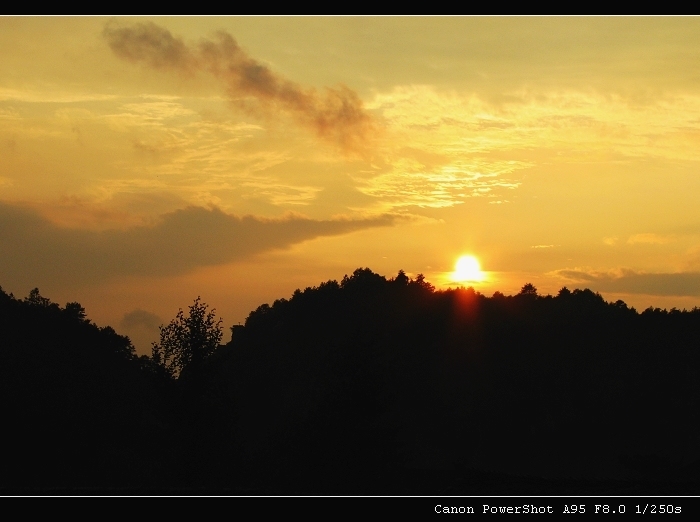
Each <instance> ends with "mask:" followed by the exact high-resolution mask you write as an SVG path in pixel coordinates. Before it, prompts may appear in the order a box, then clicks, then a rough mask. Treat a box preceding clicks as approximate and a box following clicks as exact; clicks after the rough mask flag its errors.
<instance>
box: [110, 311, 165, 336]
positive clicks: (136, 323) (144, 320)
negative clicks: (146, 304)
mask: <svg viewBox="0 0 700 522" xmlns="http://www.w3.org/2000/svg"><path fill="white" fill-rule="evenodd" d="M162 324H163V320H162V319H161V318H160V317H159V316H157V315H156V314H154V313H152V312H147V311H146V310H141V309H140V308H137V309H135V310H132V311H131V312H128V313H126V314H124V317H122V320H121V321H120V322H119V326H120V327H122V328H125V329H131V330H134V329H144V330H151V331H158V327H159V326H160V325H162Z"/></svg>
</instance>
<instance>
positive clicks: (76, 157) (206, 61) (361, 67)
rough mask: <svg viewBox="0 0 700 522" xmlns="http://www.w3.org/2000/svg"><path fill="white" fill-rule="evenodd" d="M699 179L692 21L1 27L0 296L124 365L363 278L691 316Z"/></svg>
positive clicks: (698, 95) (697, 282)
mask: <svg viewBox="0 0 700 522" xmlns="http://www.w3.org/2000/svg"><path fill="white" fill-rule="evenodd" d="M699 167H700V18H695V17H629V18H628V17H590V18H589V17H544V18H539V17H224V18H218V17H164V18H157V17H153V18H132V17H116V18H111V17H1V18H0V286H2V288H3V289H4V290H5V291H6V292H12V293H14V294H15V296H17V297H24V296H26V295H28V294H29V291H30V290H31V289H32V288H34V287H38V288H39V290H40V292H41V294H42V295H43V296H45V297H49V298H51V300H52V301H54V302H58V303H59V304H61V305H64V304H65V303H66V302H69V301H78V302H80V303H81V304H82V305H83V306H84V307H85V308H86V309H87V313H88V317H90V318H91V319H92V320H93V321H95V322H96V323H97V324H99V325H102V326H104V325H111V326H113V327H114V328H115V329H116V330H117V331H118V332H119V333H123V334H126V335H129V336H130V338H131V339H132V340H133V341H134V344H135V346H136V348H137V351H138V352H139V353H144V354H147V353H150V342H151V341H156V340H157V339H158V325H160V324H163V323H167V322H169V321H170V319H172V318H174V317H175V315H176V313H177V310H178V309H179V308H183V309H185V310H186V309H187V307H188V306H190V305H191V304H192V303H193V301H194V299H195V298H196V297H197V296H201V298H202V300H203V301H204V302H206V303H207V304H209V306H210V307H213V308H215V309H216V313H217V315H218V316H221V317H222V318H223V319H224V324H225V325H226V327H229V326H231V325H233V324H238V323H243V322H244V321H245V318H246V317H247V315H248V313H249V312H250V311H251V310H254V309H255V308H257V307H258V306H259V305H261V304H263V303H272V302H273V301H274V300H275V299H280V298H288V297H290V296H291V294H292V292H293V291H294V290H295V289H297V288H301V289H304V288H306V287H309V286H317V285H318V284H320V283H321V282H323V281H327V280H329V279H335V280H341V279H342V278H343V276H344V275H346V274H348V275H349V274H351V273H352V272H353V271H354V270H355V269H356V268H360V267H367V268H370V269H372V270H373V271H374V272H377V273H379V274H381V275H384V276H386V277H394V276H395V275H396V274H397V273H398V271H399V270H404V271H405V272H406V273H407V274H408V275H409V276H410V277H416V276H417V275H418V274H424V276H425V278H426V279H427V280H428V281H430V282H431V283H433V284H434V285H435V286H436V288H438V289H446V288H454V287H456V286H459V285H462V286H473V287H474V288H475V289H476V290H478V291H479V292H481V293H483V294H485V295H488V296H490V295H492V294H493V293H494V292H495V291H500V292H503V293H505V294H514V293H517V292H518V291H519V290H520V288H521V287H522V286H523V285H524V284H525V283H532V284H534V285H535V286H536V287H537V289H538V292H539V293H540V294H556V293H557V292H558V290H559V289H560V288H562V287H563V286H566V287H568V288H570V289H574V288H590V289H591V290H593V291H596V292H600V293H601V295H603V297H604V298H605V299H606V300H609V301H615V300H618V299H622V300H623V301H625V302H626V303H627V304H629V305H630V306H634V307H636V308H637V309H638V310H643V309H644V308H646V307H648V306H654V307H661V308H669V309H670V308H672V307H677V308H680V309H683V308H687V309H690V308H692V307H694V306H700V207H699V206H698V199H699V198H698V195H700V170H699ZM465 255H470V256H474V257H475V258H476V259H477V260H478V263H479V265H480V269H481V271H482V272H481V273H479V274H478V275H472V276H469V277H468V278H467V280H464V278H465V277H467V276H466V275H465V274H464V273H463V272H459V271H458V272H457V273H455V265H456V263H457V261H458V259H459V258H460V257H461V256H465ZM460 274H461V275H460ZM458 276H459V277H458ZM228 336H230V333H228V332H227V335H226V336H225V337H224V340H227V339H228V338H229V337H228Z"/></svg>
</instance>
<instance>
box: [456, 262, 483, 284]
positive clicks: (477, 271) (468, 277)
mask: <svg viewBox="0 0 700 522" xmlns="http://www.w3.org/2000/svg"><path fill="white" fill-rule="evenodd" d="M452 279H453V280H454V281H483V280H484V279H485V274H484V273H483V272H482V271H481V266H480V265H479V260H478V259H477V258H475V257H474V256H462V257H460V258H459V259H458V260H457V263H455V271H454V272H453V273H452Z"/></svg>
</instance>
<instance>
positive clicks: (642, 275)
mask: <svg viewBox="0 0 700 522" xmlns="http://www.w3.org/2000/svg"><path fill="white" fill-rule="evenodd" d="M553 275H556V276H558V277H561V278H563V279H565V280H567V281H571V282H573V283H579V284H582V285H585V286H589V287H590V288H591V289H592V290H596V291H601V292H616V293H630V294H648V295H672V296H700V272H676V273H649V272H637V271H634V270H630V269H624V268H623V269H619V270H612V271H608V272H600V271H593V270H583V269H573V270H568V269H566V270H557V271H555V272H553Z"/></svg>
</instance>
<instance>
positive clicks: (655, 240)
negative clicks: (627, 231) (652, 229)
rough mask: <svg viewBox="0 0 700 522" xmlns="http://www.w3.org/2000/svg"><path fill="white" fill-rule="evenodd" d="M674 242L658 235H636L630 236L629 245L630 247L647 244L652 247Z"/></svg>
mask: <svg viewBox="0 0 700 522" xmlns="http://www.w3.org/2000/svg"><path fill="white" fill-rule="evenodd" d="M672 241H674V240H673V239H672V238H668V237H663V236H660V235H658V234H635V235H633V236H630V237H629V239H628V240H627V243H628V244H630V245H635V244H639V243H646V244H651V245H664V244H666V243H671V242H672Z"/></svg>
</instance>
